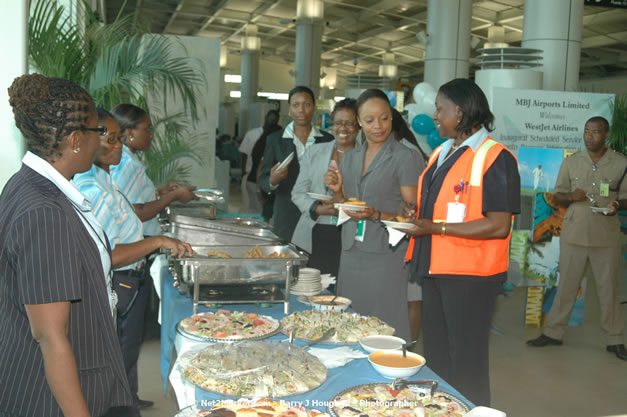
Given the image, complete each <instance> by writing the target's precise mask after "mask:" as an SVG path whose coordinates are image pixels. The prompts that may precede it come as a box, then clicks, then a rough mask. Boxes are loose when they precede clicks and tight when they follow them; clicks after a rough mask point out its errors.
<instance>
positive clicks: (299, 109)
mask: <svg viewBox="0 0 627 417" xmlns="http://www.w3.org/2000/svg"><path fill="white" fill-rule="evenodd" d="M288 104H289V113H290V116H291V117H292V120H293V121H292V122H291V123H290V124H288V125H287V127H286V128H285V129H283V130H282V131H280V132H276V133H274V134H272V135H270V136H268V142H267V144H266V150H265V152H264V155H263V162H262V166H261V174H260V177H259V186H260V187H261V189H262V191H264V192H266V193H270V192H274V194H275V199H274V214H273V218H274V226H273V230H274V233H275V234H276V235H277V236H279V237H280V238H281V239H283V240H285V241H290V240H291V239H292V234H293V233H294V229H295V228H296V223H298V219H299V218H300V210H298V207H296V205H295V204H294V203H293V202H292V188H294V184H295V183H296V179H297V178H298V173H299V171H300V164H299V162H298V161H299V159H300V158H301V157H302V156H303V154H304V153H305V149H307V148H308V147H309V146H311V145H313V144H315V143H323V142H329V141H332V140H333V136H331V135H330V134H328V133H326V132H321V131H319V130H318V129H317V128H316V127H315V126H312V124H311V121H312V119H313V116H314V112H315V109H316V99H315V97H314V94H313V92H312V91H311V89H309V88H308V87H304V86H298V87H294V88H293V89H292V90H291V91H290V93H289V99H288ZM292 153H293V159H292V161H291V162H290V163H289V164H288V166H286V167H283V168H282V169H278V168H279V165H280V164H281V162H282V161H283V160H285V158H287V157H288V156H289V155H290V154H292Z"/></svg>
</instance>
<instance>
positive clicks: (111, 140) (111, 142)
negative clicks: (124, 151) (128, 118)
mask: <svg viewBox="0 0 627 417" xmlns="http://www.w3.org/2000/svg"><path fill="white" fill-rule="evenodd" d="M100 140H101V141H105V140H106V141H107V143H108V144H109V145H115V142H120V143H121V144H125V143H126V135H120V136H106V134H105V135H100Z"/></svg>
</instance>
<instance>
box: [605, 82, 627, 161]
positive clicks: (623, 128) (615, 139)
mask: <svg viewBox="0 0 627 417" xmlns="http://www.w3.org/2000/svg"><path fill="white" fill-rule="evenodd" d="M612 114H613V116H612V130H611V132H610V137H609V141H610V147H611V148H612V149H614V150H615V151H617V152H622V153H623V154H627V94H617V95H616V100H615V101H614V106H613V108H612Z"/></svg>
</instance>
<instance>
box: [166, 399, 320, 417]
mask: <svg viewBox="0 0 627 417" xmlns="http://www.w3.org/2000/svg"><path fill="white" fill-rule="evenodd" d="M325 416H328V414H326V413H321V412H320V411H318V410H305V408H304V407H296V406H293V405H290V404H288V403H286V402H285V401H271V400H269V399H265V398H262V399H259V400H243V399H240V400H238V401H232V400H225V401H220V402H219V403H218V404H216V405H215V406H213V407H210V408H207V409H203V408H199V407H198V406H196V405H191V406H189V407H186V408H184V409H182V410H180V411H179V412H178V413H177V414H176V416H175V417H325Z"/></svg>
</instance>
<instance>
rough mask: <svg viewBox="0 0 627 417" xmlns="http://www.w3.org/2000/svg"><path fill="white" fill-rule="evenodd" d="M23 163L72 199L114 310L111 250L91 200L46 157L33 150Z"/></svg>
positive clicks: (27, 153)
mask: <svg viewBox="0 0 627 417" xmlns="http://www.w3.org/2000/svg"><path fill="white" fill-rule="evenodd" d="M22 163H23V164H24V165H26V166H27V167H29V168H30V169H32V170H33V171H35V172H37V173H38V174H39V175H41V176H42V177H44V178H47V179H48V180H50V181H51V182H52V183H53V184H54V185H56V186H57V187H58V188H59V190H61V192H62V193H63V194H65V196H66V197H67V199H68V200H70V203H72V207H74V210H76V213H77V214H78V217H80V219H81V221H82V222H83V224H84V225H85V228H86V229H87V231H88V232H89V235H90V236H91V238H92V240H93V241H94V243H95V244H96V246H97V247H98V252H99V253H100V261H101V263H102V271H103V272H104V276H105V279H106V286H107V295H108V296H109V305H110V306H111V311H113V308H114V307H115V304H117V297H115V296H114V295H113V287H112V285H111V274H110V271H111V256H110V255H109V251H108V250H107V247H106V244H105V239H106V237H105V235H104V232H103V231H102V226H101V225H100V223H98V220H96V217H95V216H94V214H93V213H92V211H91V209H92V204H91V201H89V200H88V199H87V198H86V197H85V196H84V195H83V194H82V193H81V192H80V191H79V190H78V188H77V187H76V185H75V184H74V183H73V182H71V181H68V180H67V179H66V178H65V177H64V176H63V175H61V173H59V171H57V170H56V169H55V168H54V167H53V166H52V165H50V163H49V162H48V161H46V160H45V159H42V158H40V157H38V156H37V155H35V154H34V153H32V152H26V155H24V158H22Z"/></svg>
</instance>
